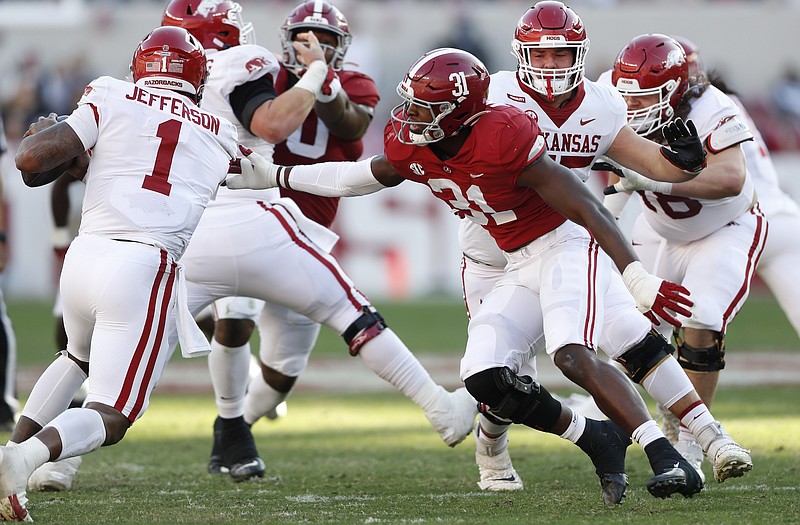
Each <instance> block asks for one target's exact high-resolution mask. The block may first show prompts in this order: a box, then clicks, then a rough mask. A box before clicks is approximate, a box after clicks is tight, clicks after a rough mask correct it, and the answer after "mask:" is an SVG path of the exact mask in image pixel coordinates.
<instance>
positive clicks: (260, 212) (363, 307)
mask: <svg viewBox="0 0 800 525" xmlns="http://www.w3.org/2000/svg"><path fill="white" fill-rule="evenodd" d="M296 9H297V13H298V16H299V17H300V18H299V19H300V20H303V21H304V22H305V23H306V25H305V26H302V27H305V28H306V30H308V29H309V28H308V27H307V25H308V23H312V25H313V26H315V27H316V28H318V29H322V31H323V32H324V31H325V28H326V27H327V28H329V29H330V30H331V31H333V30H336V29H339V27H338V26H332V25H330V24H329V22H332V21H336V23H337V24H343V25H344V27H345V28H346V20H345V19H344V17H343V16H340V12H339V11H338V9H336V8H333V7H332V6H331V5H330V4H329V3H328V2H323V1H320V0H316V1H312V2H306V3H304V4H301V6H298V8H296ZM232 10H233V11H232ZM305 11H308V12H309V13H306V12H305ZM232 13H235V15H238V13H239V7H238V4H236V3H235V2H230V1H222V2H219V1H217V2H208V1H205V2H198V1H196V0H173V1H172V2H170V4H169V5H168V6H167V8H166V11H165V15H164V19H163V23H164V24H168V25H180V26H182V27H185V28H186V29H188V30H189V31H190V32H192V33H193V34H194V35H195V36H197V37H198V38H199V39H200V40H201V42H203V43H204V44H205V45H206V47H207V48H208V49H210V50H211V51H209V53H210V62H211V71H210V75H209V81H208V87H207V88H206V96H205V97H204V100H203V108H204V109H207V110H208V111H212V112H214V113H219V114H221V115H224V116H227V117H229V118H230V119H231V121H232V122H234V123H236V124H237V126H238V127H239V134H240V135H239V136H240V141H241V142H242V143H243V144H245V145H246V146H248V147H250V148H251V149H253V150H254V151H257V152H259V153H260V154H262V155H264V156H265V157H267V158H271V157H272V154H273V153H272V151H273V144H274V143H278V144H279V146H280V143H282V142H283V141H284V140H286V139H287V138H288V137H289V136H290V135H291V134H292V133H293V132H295V130H298V129H299V128H301V125H303V124H304V122H305V121H306V118H307V117H308V116H309V114H310V112H311V111H312V109H313V110H314V111H316V112H317V114H318V115H321V114H322V113H323V112H324V113H326V118H327V117H328V116H329V113H330V112H331V111H333V112H334V114H335V113H336V112H339V116H341V117H342V118H341V121H340V122H338V124H339V126H338V127H337V129H336V131H337V132H338V133H342V132H345V133H351V134H352V133H354V131H353V129H355V130H359V129H362V128H363V129H365V128H366V126H367V125H368V124H369V121H370V118H371V115H370V113H371V111H370V109H369V108H368V107H362V106H360V105H359V104H356V103H353V102H352V101H351V100H350V99H349V97H348V93H347V92H346V91H345V90H343V89H342V85H341V84H342V83H346V82H347V79H345V78H344V76H343V77H342V79H343V80H342V81H340V79H339V76H338V73H336V71H334V69H333V67H332V65H329V63H328V61H327V58H328V57H326V55H325V52H324V51H323V50H322V49H321V48H320V46H319V45H318V40H317V37H316V36H315V34H314V33H313V32H308V33H305V32H302V33H300V34H299V35H293V36H296V37H298V38H300V40H298V41H294V42H292V41H289V42H286V43H285V46H286V47H287V48H290V49H291V51H292V53H291V54H292V55H293V58H295V59H296V60H299V61H300V64H297V62H295V61H294V60H293V63H294V65H295V66H300V67H302V66H301V65H305V66H306V68H307V70H306V71H305V72H304V73H302V75H299V73H300V68H299V67H298V68H297V69H296V71H297V73H298V75H296V76H300V78H299V80H297V82H296V83H295V84H293V86H291V87H289V86H288V85H287V84H286V82H287V80H286V76H285V75H286V72H285V70H284V69H283V68H281V66H280V64H279V62H278V60H276V58H275V57H274V56H272V54H270V53H269V52H268V51H266V50H265V49H263V48H261V47H258V46H253V45H249V44H246V43H244V42H242V41H241V37H242V33H243V30H242V29H240V33H239V34H238V35H237V34H236V32H235V31H234V30H233V28H235V27H236V24H230V23H226V24H222V21H230V20H231V19H233V18H234V14H232ZM293 14H294V12H293ZM300 15H302V16H300ZM290 16H291V15H290ZM223 31H224V32H225V34H224V35H223V34H221V33H222V32H223ZM295 32H297V31H295ZM320 38H323V39H324V40H325V41H326V42H328V39H329V38H333V39H334V41H335V40H337V39H336V31H333V35H322V34H321V35H320ZM306 42H307V43H308V44H310V45H311V48H307V47H306V45H307V44H306ZM331 43H333V42H331ZM329 47H330V48H331V51H329V53H331V54H332V55H333V56H331V57H330V60H331V64H337V66H338V65H340V64H339V62H341V57H340V56H339V53H340V52H341V51H340V49H339V48H340V47H341V46H339V45H337V46H329ZM342 74H343V75H344V73H342ZM352 76H353V75H349V74H348V79H349V78H350V77H352ZM355 80H357V79H355ZM279 85H280V89H279V90H276V87H277V86H279ZM278 93H280V94H278ZM289 96H296V97H297V98H298V99H299V100H300V101H301V102H302V111H299V110H297V109H296V108H295V111H294V112H293V113H292V115H291V118H286V117H280V116H270V114H269V110H267V111H265V107H264V106H265V104H266V103H267V102H268V101H271V104H272V107H273V108H274V107H275V106H276V105H277V104H279V103H281V104H283V103H284V101H285V100H286V99H288V97H289ZM376 96H377V92H376ZM321 118H322V117H321ZM275 119H279V121H280V129H276V130H273V129H271V127H273V126H274V125H275ZM324 122H325V120H324V119H323V123H324ZM312 124H313V125H314V126H315V127H318V128H321V127H322V126H321V125H320V124H318V122H317V119H316V118H315V119H314V120H313V122H312ZM348 128H349V129H348ZM324 129H325V133H324V134H323V133H321V132H320V133H317V137H325V136H328V133H327V130H328V128H324ZM301 133H302V135H303V136H302V137H299V138H298V136H299V135H300V134H301ZM301 133H298V134H297V136H293V138H294V139H295V142H294V144H293V145H295V146H297V147H298V148H299V150H300V151H303V152H308V151H309V149H310V146H309V145H308V144H301V143H299V142H300V140H308V136H307V135H308V132H307V130H306V129H305V127H304V128H303V130H302V132H301ZM355 136H358V135H355ZM313 146H315V147H316V146H318V145H317V144H316V142H315V144H313ZM329 148H330V146H328V149H329ZM318 149H319V154H320V155H322V154H325V153H326V150H324V149H323V148H321V147H320V148H318ZM328 154H330V151H328ZM309 156H310V155H309ZM336 158H341V157H336ZM279 197H280V198H279ZM306 204H307V203H306ZM309 209H311V210H313V206H310V207H306V206H305V204H304V203H300V202H299V201H298V202H296V201H295V200H294V199H289V198H286V197H284V196H282V195H279V194H278V191H277V190H267V191H243V192H242V191H239V192H232V191H229V190H227V189H221V190H220V192H219V194H218V195H217V199H216V200H215V201H214V202H212V203H211V205H210V206H209V208H208V210H206V213H205V214H204V215H203V218H202V220H201V221H200V224H199V226H198V228H197V232H196V235H195V237H194V238H193V241H192V243H191V245H190V246H189V248H188V250H187V251H186V254H185V255H184V257H183V259H182V261H181V262H182V263H183V264H184V265H185V267H186V276H187V287H188V296H189V303H190V307H191V308H192V311H193V312H194V311H196V306H198V305H200V306H202V305H205V304H206V303H208V301H209V300H214V299H217V298H220V297H226V296H244V297H248V298H250V297H252V298H256V299H259V300H265V301H267V302H269V303H270V304H271V305H272V304H274V305H276V306H277V307H278V309H279V310H280V311H281V315H282V316H283V318H281V319H278V322H276V323H271V325H272V326H273V327H277V326H280V327H281V330H285V331H284V332H283V333H270V334H268V336H269V337H270V338H278V339H280V338H283V339H284V340H283V341H281V343H280V348H278V351H282V352H286V354H285V355H284V356H283V360H282V361H280V362H278V364H280V365H281V367H286V368H283V369H282V370H281V372H284V371H285V372H286V374H284V375H285V376H287V377H286V379H285V382H286V383H289V381H291V382H293V379H294V377H296V376H297V375H299V373H300V372H301V371H302V369H303V367H304V366H305V363H306V360H307V358H308V353H309V352H310V350H311V348H312V347H313V344H314V341H315V339H316V336H317V333H318V331H319V323H322V324H325V325H327V326H330V327H331V328H333V329H334V330H335V331H336V332H337V333H339V334H341V335H342V337H343V338H344V339H345V342H346V343H347V344H348V346H349V348H350V353H351V355H353V356H355V355H358V356H360V357H361V358H362V360H363V362H364V363H365V364H366V365H367V367H368V368H369V369H370V370H372V371H373V372H374V373H375V374H376V375H378V376H379V377H381V378H382V379H384V380H385V381H387V382H389V383H391V384H392V385H394V386H395V387H397V388H398V390H400V391H401V392H403V394H405V395H406V396H407V397H409V398H410V399H411V400H412V401H414V402H415V403H416V404H417V405H419V406H420V407H421V408H422V409H423V410H424V411H425V415H426V417H427V418H428V420H429V421H430V422H431V424H432V425H433V427H434V428H435V429H436V431H437V432H438V433H439V435H440V436H441V437H442V439H443V440H444V441H445V442H446V443H447V444H448V445H450V446H455V445H456V444H458V443H459V442H460V441H462V440H463V439H464V438H465V437H466V436H467V435H468V434H469V433H470V432H471V430H472V427H473V425H474V420H475V415H476V412H477V408H476V404H475V401H474V400H473V399H472V397H471V396H470V395H469V393H468V392H467V391H466V390H465V389H463V388H462V389H459V390H457V391H456V392H448V391H447V390H445V389H444V388H443V387H441V386H440V385H438V384H437V383H436V382H434V381H433V379H432V378H431V377H430V375H429V374H428V372H427V371H426V370H425V368H424V367H423V366H422V364H421V363H420V362H419V361H418V360H417V359H416V357H414V355H413V354H412V353H411V352H410V351H409V349H408V348H407V347H406V346H405V344H404V343H403V342H402V341H401V340H400V339H399V338H398V337H397V336H396V335H395V334H394V332H393V331H392V330H391V329H389V328H387V327H386V323H385V321H384V320H383V318H382V317H381V315H380V313H378V312H377V311H376V310H375V308H374V307H373V306H372V304H371V303H370V302H369V300H368V298H367V297H365V296H364V295H363V294H362V293H361V292H360V291H359V290H358V289H357V288H356V286H355V285H354V284H353V282H352V281H351V279H350V278H349V277H348V276H347V275H346V274H345V273H344V272H343V271H342V270H341V268H340V267H339V264H338V262H337V261H336V260H335V259H334V258H333V257H332V256H331V255H330V253H329V252H330V249H331V247H332V246H333V244H334V243H335V242H336V239H337V237H336V235H335V234H334V233H333V232H332V231H330V230H328V229H327V227H326V226H328V225H329V224H324V225H323V224H321V223H322V222H327V221H322V220H319V219H315V217H314V216H313V215H312V214H311V213H310V212H309ZM331 220H332V217H331ZM226 303H227V305H226V306H225V308H228V307H229V306H230V301H226ZM239 304H241V301H239ZM217 310H220V308H217ZM256 311H257V310H256ZM273 311H275V310H273V309H270V310H269V312H273ZM298 314H299V315H298ZM225 317H228V318H229V321H230V322H226V323H225V325H226V326H225V334H224V336H225V337H224V340H218V338H219V336H220V333H219V331H217V334H216V335H215V338H214V339H215V341H214V342H213V343H212V353H211V356H210V357H209V367H210V370H211V376H212V381H213V384H214V389H215V394H216V401H217V408H218V410H219V416H220V417H219V418H217V420H216V422H215V425H214V427H215V450H212V458H211V461H210V462H209V471H211V472H219V471H221V470H222V468H223V467H227V468H228V472H229V473H230V475H231V476H232V477H233V478H234V479H236V480H241V479H246V478H248V477H253V476H262V475H263V473H264V463H263V461H262V460H261V458H259V457H258V455H257V452H256V450H255V444H254V442H253V439H252V433H251V431H250V427H249V425H247V424H246V423H245V421H244V418H243V414H244V399H245V392H246V386H247V379H248V376H249V373H248V372H249V365H250V351H249V343H248V339H249V337H250V333H251V331H252V328H250V329H248V330H242V329H241V323H237V321H241V319H235V318H237V317H246V316H242V315H241V314H239V315H230V314H228V315H226V316H225ZM299 318H310V319H312V320H313V321H314V322H308V321H307V320H306V319H299ZM237 325H239V326H237ZM287 386H288V387H287V388H286V392H284V394H285V393H287V392H288V389H289V388H290V387H291V385H290V384H288V385H287ZM277 394H279V393H278V392H274V393H273V395H277ZM251 423H252V421H251ZM217 446H218V447H219V448H217ZM219 456H222V457H221V458H220V457H219Z"/></svg>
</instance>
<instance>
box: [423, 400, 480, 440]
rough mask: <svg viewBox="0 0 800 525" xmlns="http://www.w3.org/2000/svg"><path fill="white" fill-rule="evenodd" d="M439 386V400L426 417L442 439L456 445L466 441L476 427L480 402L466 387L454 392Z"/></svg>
mask: <svg viewBox="0 0 800 525" xmlns="http://www.w3.org/2000/svg"><path fill="white" fill-rule="evenodd" d="M439 388H440V398H439V401H437V403H436V407H435V408H433V409H431V410H429V411H427V412H425V417H426V418H428V421H429V422H430V424H431V425H432V426H433V428H434V429H435V430H436V432H438V434H439V436H440V437H441V438H442V440H443V441H444V442H445V443H447V444H448V445H449V446H451V447H454V446H456V445H458V444H459V443H461V442H462V441H464V439H465V438H466V437H467V436H468V435H469V434H470V433H471V432H472V429H473V428H474V427H475V417H476V416H477V415H478V403H477V402H476V401H475V399H474V398H473V397H472V396H471V395H470V394H469V392H467V389H466V388H463V387H462V388H459V389H458V390H456V391H454V392H448V391H447V390H445V389H444V388H442V387H439Z"/></svg>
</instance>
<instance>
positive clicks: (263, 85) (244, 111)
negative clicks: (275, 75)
mask: <svg viewBox="0 0 800 525" xmlns="http://www.w3.org/2000/svg"><path fill="white" fill-rule="evenodd" d="M277 96H278V94H277V93H276V92H275V85H274V84H273V82H272V75H264V76H262V77H259V78H257V79H255V80H251V81H250V82H245V83H244V84H241V85H239V86H236V88H234V90H233V91H232V92H231V94H230V97H229V101H230V103H231V109H232V110H233V114H234V115H236V118H237V119H239V122H241V123H242V125H243V126H244V127H245V129H247V131H250V123H251V122H252V121H253V115H255V113H256V110H257V109H258V108H259V107H260V106H261V104H263V103H264V102H267V101H268V100H272V99H274V98H276V97H277Z"/></svg>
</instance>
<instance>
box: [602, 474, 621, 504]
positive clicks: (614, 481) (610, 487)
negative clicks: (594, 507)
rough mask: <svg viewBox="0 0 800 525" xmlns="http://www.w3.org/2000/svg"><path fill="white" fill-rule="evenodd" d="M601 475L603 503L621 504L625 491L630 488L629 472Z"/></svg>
mask: <svg viewBox="0 0 800 525" xmlns="http://www.w3.org/2000/svg"><path fill="white" fill-rule="evenodd" d="M598 476H600V488H601V489H603V491H602V494H603V503H605V504H606V506H607V507H613V506H614V505H619V504H620V503H622V500H624V499H625V491H626V490H627V489H628V475H627V474H598Z"/></svg>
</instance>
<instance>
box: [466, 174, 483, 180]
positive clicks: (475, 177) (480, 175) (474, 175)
mask: <svg viewBox="0 0 800 525" xmlns="http://www.w3.org/2000/svg"><path fill="white" fill-rule="evenodd" d="M469 176H470V177H472V178H473V179H477V178H478V177H483V173H470V174H469Z"/></svg>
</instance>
